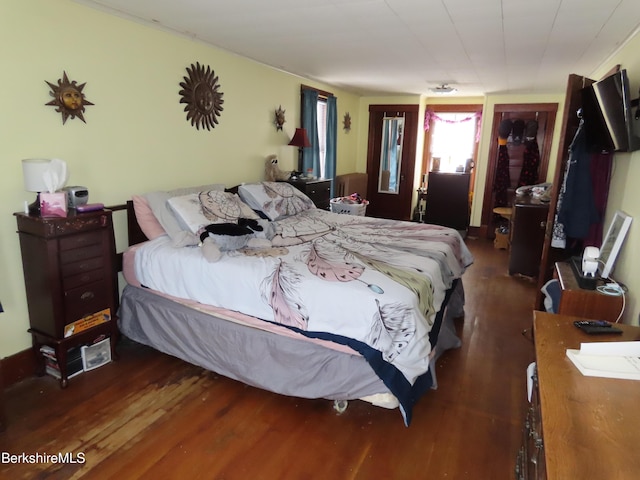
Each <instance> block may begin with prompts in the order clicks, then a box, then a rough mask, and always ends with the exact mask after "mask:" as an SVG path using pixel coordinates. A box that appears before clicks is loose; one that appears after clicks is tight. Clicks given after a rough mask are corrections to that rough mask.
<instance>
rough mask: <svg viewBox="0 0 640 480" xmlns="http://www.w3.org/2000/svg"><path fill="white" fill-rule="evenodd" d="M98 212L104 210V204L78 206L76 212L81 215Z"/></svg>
mask: <svg viewBox="0 0 640 480" xmlns="http://www.w3.org/2000/svg"><path fill="white" fill-rule="evenodd" d="M96 210H104V204H103V203H87V204H86V205H78V206H77V207H76V211H77V212H79V213H85V212H94V211H96Z"/></svg>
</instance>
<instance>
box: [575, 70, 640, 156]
mask: <svg viewBox="0 0 640 480" xmlns="http://www.w3.org/2000/svg"><path fill="white" fill-rule="evenodd" d="M582 100H583V114H582V115H583V119H584V128H585V133H586V135H587V141H588V145H589V146H590V147H591V148H592V149H594V150H605V151H616V152H631V151H634V150H638V149H640V120H639V119H637V118H635V117H636V116H637V114H638V113H639V112H638V107H637V106H636V108H635V110H634V108H633V105H634V104H635V105H637V101H635V102H632V100H631V97H630V93H629V78H628V77H627V71H626V70H620V71H618V72H616V73H614V74H613V75H610V76H608V77H606V78H604V79H602V80H600V81H598V82H595V83H594V84H593V85H591V86H590V87H586V88H584V89H583V91H582Z"/></svg>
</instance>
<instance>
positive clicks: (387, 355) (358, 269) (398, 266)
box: [135, 209, 473, 383]
mask: <svg viewBox="0 0 640 480" xmlns="http://www.w3.org/2000/svg"><path fill="white" fill-rule="evenodd" d="M275 224H276V231H277V233H278V235H277V236H276V238H274V244H277V245H286V250H288V251H287V252H286V253H284V254H281V255H278V256H259V255H250V254H246V253H247V252H242V251H236V252H228V253H226V254H224V255H223V256H222V258H221V259H220V261H218V262H216V263H208V262H206V261H205V260H204V258H203V256H202V252H201V251H200V249H199V247H182V248H175V247H172V245H171V241H170V239H169V238H168V237H167V236H163V237H160V238H157V239H155V240H153V241H150V242H148V243H147V244H146V245H144V246H143V247H142V248H140V249H139V250H138V251H137V253H136V257H135V268H136V275H137V278H138V279H139V280H140V282H141V283H142V284H143V285H144V286H146V287H149V288H151V289H154V290H158V291H160V292H163V293H166V294H169V295H173V296H176V297H181V298H188V299H192V300H195V301H198V302H200V303H203V304H209V305H214V306H217V307H222V308H226V309H229V310H235V311H239V312H242V313H245V314H248V315H251V316H254V317H258V318H261V319H264V320H269V321H273V322H278V323H282V324H285V325H288V326H292V327H297V328H300V329H301V330H303V331H309V332H328V333H331V334H335V335H341V336H345V337H350V338H353V339H356V340H359V341H362V342H365V343H367V344H368V345H370V346H372V347H373V348H375V349H377V350H379V351H381V352H382V354H383V358H384V359H385V360H386V361H388V362H390V363H392V364H393V365H395V366H396V367H397V368H398V369H399V370H400V371H401V372H402V373H403V375H404V376H405V377H406V379H407V380H408V381H409V382H410V383H413V382H414V380H415V379H416V378H417V377H418V376H419V375H421V374H423V373H425V372H426V371H427V370H428V367H429V353H430V344H429V338H428V333H429V331H430V329H431V326H432V324H433V318H434V316H435V314H436V312H437V311H438V310H439V309H440V306H441V304H442V302H443V299H444V296H445V292H446V289H447V288H449V287H450V286H451V282H452V281H453V280H454V279H455V278H458V277H460V276H461V275H462V273H463V272H464V270H465V268H466V267H467V266H468V265H470V264H471V263H472V261H473V258H472V256H471V254H470V252H469V250H468V249H467V247H466V245H465V244H464V242H463V240H462V238H461V237H460V235H459V233H458V232H457V231H455V230H452V229H449V228H445V227H439V226H434V225H425V224H418V223H410V222H397V221H393V220H384V219H377V218H370V217H356V216H349V215H337V214H333V213H329V212H325V211H321V210H316V209H312V210H308V211H305V212H303V213H301V214H298V215H296V216H295V217H289V218H287V219H284V220H280V221H277V222H275Z"/></svg>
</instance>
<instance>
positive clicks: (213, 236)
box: [200, 218, 274, 263]
mask: <svg viewBox="0 0 640 480" xmlns="http://www.w3.org/2000/svg"><path fill="white" fill-rule="evenodd" d="M273 235H274V231H273V226H272V225H271V223H270V222H269V221H267V220H262V219H260V220H254V219H249V218H239V219H238V223H212V224H211V225H207V226H206V227H204V229H203V231H202V233H201V234H200V242H201V244H202V254H203V255H204V258H205V259H206V260H207V261H208V262H209V263H214V262H217V261H218V260H220V257H221V256H222V252H228V251H233V250H239V249H241V248H270V247H271V239H272V238H273Z"/></svg>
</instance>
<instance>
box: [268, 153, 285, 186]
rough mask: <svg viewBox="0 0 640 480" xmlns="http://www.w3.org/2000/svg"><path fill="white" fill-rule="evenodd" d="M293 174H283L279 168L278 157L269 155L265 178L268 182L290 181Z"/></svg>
mask: <svg viewBox="0 0 640 480" xmlns="http://www.w3.org/2000/svg"><path fill="white" fill-rule="evenodd" d="M290 175H291V172H283V171H282V170H280V167H279V166H278V157H277V156H275V155H269V156H268V157H267V160H266V161H265V164H264V178H265V180H266V181H267V182H277V181H278V180H288V179H289V176H290Z"/></svg>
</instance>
